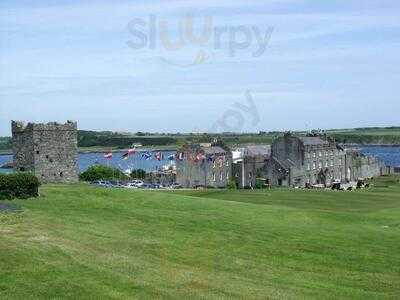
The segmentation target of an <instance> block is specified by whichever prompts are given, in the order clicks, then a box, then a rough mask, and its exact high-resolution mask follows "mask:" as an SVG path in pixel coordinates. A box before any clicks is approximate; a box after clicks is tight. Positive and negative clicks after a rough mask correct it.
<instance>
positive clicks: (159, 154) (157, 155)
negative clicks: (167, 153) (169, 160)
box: [155, 151, 164, 161]
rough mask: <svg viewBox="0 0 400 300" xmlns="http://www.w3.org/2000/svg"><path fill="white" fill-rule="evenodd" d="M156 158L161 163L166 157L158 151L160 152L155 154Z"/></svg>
mask: <svg viewBox="0 0 400 300" xmlns="http://www.w3.org/2000/svg"><path fill="white" fill-rule="evenodd" d="M155 158H156V159H157V160H158V161H161V160H163V158H164V155H163V154H162V152H161V151H158V152H156V154H155Z"/></svg>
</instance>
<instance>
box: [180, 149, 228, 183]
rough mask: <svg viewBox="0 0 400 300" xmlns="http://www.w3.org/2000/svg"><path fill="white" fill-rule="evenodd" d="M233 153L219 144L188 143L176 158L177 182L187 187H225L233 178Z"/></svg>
mask: <svg viewBox="0 0 400 300" xmlns="http://www.w3.org/2000/svg"><path fill="white" fill-rule="evenodd" d="M231 173H232V154H231V152H230V150H229V149H224V148H223V146H221V145H218V144H215V143H213V144H187V145H184V146H183V147H181V148H180V149H179V151H178V153H177V158H176V182H177V183H178V184H180V185H181V186H182V187H185V188H195V187H212V188H225V187H226V186H227V185H228V183H229V181H230V178H231Z"/></svg>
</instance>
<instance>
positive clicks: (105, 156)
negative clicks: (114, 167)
mask: <svg viewBox="0 0 400 300" xmlns="http://www.w3.org/2000/svg"><path fill="white" fill-rule="evenodd" d="M112 157H113V154H112V152H107V153H105V154H104V158H105V159H111V158H112Z"/></svg>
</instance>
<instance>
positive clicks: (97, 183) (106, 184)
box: [91, 180, 113, 188]
mask: <svg viewBox="0 0 400 300" xmlns="http://www.w3.org/2000/svg"><path fill="white" fill-rule="evenodd" d="M91 184H92V185H95V186H99V187H106V188H110V187H112V186H113V185H112V184H111V182H109V181H106V180H96V181H93V182H91Z"/></svg>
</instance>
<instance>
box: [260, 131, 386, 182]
mask: <svg viewBox="0 0 400 300" xmlns="http://www.w3.org/2000/svg"><path fill="white" fill-rule="evenodd" d="M382 167H383V163H382V162H381V161H380V160H378V159H377V158H375V157H371V156H364V155H362V154H360V153H359V152H358V151H349V150H345V149H343V148H342V147H341V146H339V145H338V144H337V143H335V141H334V140H333V139H330V138H328V137H327V136H323V135H309V136H299V137H298V136H293V135H292V134H290V133H287V134H285V135H284V136H282V137H279V138H277V139H275V140H274V142H273V144H272V148H271V158H270V159H269V160H268V161H267V162H266V164H265V167H264V170H263V172H264V174H265V177H266V180H267V183H269V184H271V185H275V186H293V187H304V186H307V185H315V184H321V185H324V186H330V185H331V184H332V183H333V182H334V181H340V182H349V181H355V180H357V179H358V178H367V177H374V176H380V175H381V174H382Z"/></svg>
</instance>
